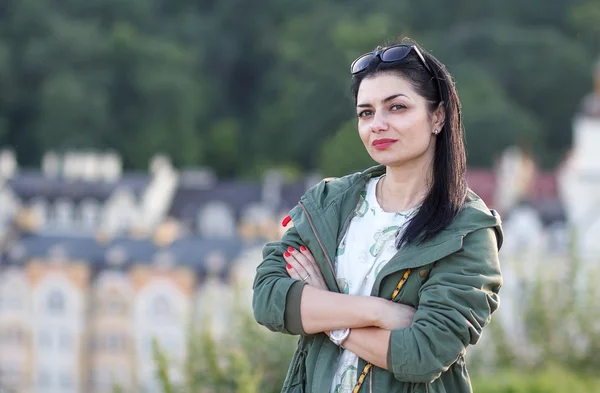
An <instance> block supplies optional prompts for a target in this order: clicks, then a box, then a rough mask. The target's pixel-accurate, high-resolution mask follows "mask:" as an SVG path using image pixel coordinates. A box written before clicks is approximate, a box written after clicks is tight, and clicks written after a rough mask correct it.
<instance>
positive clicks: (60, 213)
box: [54, 198, 75, 228]
mask: <svg viewBox="0 0 600 393" xmlns="http://www.w3.org/2000/svg"><path fill="white" fill-rule="evenodd" d="M74 210H75V208H74V207H73V203H72V202H71V201H69V200H68V199H62V198H61V199H58V200H56V202H55V203H54V220H55V222H56V225H58V226H59V227H67V228H68V227H70V226H71V225H72V224H73V218H74V213H75V211H74Z"/></svg>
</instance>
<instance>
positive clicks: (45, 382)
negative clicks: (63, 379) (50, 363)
mask: <svg viewBox="0 0 600 393" xmlns="http://www.w3.org/2000/svg"><path fill="white" fill-rule="evenodd" d="M51 384H52V379H51V374H50V373H49V372H48V371H47V370H40V371H39V372H38V375H37V385H38V386H39V387H40V388H48V387H50V386H51Z"/></svg>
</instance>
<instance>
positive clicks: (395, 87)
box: [356, 73, 415, 104]
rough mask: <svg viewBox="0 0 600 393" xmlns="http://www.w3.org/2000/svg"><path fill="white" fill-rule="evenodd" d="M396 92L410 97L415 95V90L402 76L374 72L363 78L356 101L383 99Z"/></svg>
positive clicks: (358, 102)
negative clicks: (374, 73)
mask: <svg viewBox="0 0 600 393" xmlns="http://www.w3.org/2000/svg"><path fill="white" fill-rule="evenodd" d="M398 94H402V95H405V96H407V97H409V98H411V97H413V96H414V95H415V91H414V89H413V88H412V85H411V84H410V82H408V80H406V79H405V78H403V77H402V76H399V75H396V74H392V73H383V74H376V75H373V76H369V77H367V78H365V79H363V81H362V82H361V84H360V87H359V89H358V94H357V96H356V102H357V104H360V103H361V102H362V101H369V102H372V101H383V100H385V99H386V98H388V97H390V96H393V95H398Z"/></svg>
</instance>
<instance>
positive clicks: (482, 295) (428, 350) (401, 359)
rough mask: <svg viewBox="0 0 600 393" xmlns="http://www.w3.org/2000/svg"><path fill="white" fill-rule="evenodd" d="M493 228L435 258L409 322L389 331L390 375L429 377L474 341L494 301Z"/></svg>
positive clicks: (496, 288) (497, 280) (472, 235)
mask: <svg viewBox="0 0 600 393" xmlns="http://www.w3.org/2000/svg"><path fill="white" fill-rule="evenodd" d="M501 286H502V276H501V273H500V264H499V260H498V248H497V242H496V235H495V231H494V230H493V229H492V228H485V229H479V230H476V231H474V232H472V233H470V234H468V235H467V236H465V238H464V239H463V247H462V248H461V250H460V251H458V252H456V253H454V254H452V255H450V256H448V257H447V258H444V259H442V260H440V261H438V262H437V263H436V264H435V266H434V267H433V269H432V270H431V273H430V276H429V279H428V280H427V281H426V282H425V283H424V284H423V286H422V287H421V290H420V300H419V305H418V309H417V312H416V313H415V316H414V320H413V323H412V325H411V327H409V328H405V329H398V330H394V331H392V333H391V335H390V342H389V348H388V358H387V367H388V370H389V371H390V372H393V373H394V376H395V377H396V379H398V380H400V381H406V382H424V383H428V382H432V381H434V380H435V379H437V378H438V377H439V376H440V375H441V374H442V373H443V372H444V371H446V370H448V368H449V367H450V366H451V365H452V364H453V363H454V362H456V360H457V359H458V358H459V357H460V356H461V355H464V353H465V350H466V347H467V346H468V345H469V344H471V345H473V344H476V343H477V342H478V341H479V338H480V337H481V333H482V329H483V328H484V327H485V326H486V325H487V324H488V323H489V322H490V317H491V315H492V313H494V312H495V311H496V310H497V309H498V306H499V304H500V298H499V296H498V292H499V290H500V287H501Z"/></svg>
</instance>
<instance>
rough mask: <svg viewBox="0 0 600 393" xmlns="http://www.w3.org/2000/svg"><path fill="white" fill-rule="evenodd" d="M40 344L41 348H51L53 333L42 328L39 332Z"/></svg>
mask: <svg viewBox="0 0 600 393" xmlns="http://www.w3.org/2000/svg"><path fill="white" fill-rule="evenodd" d="M38 345H39V346H40V348H50V347H51V346H52V335H51V334H50V332H49V331H47V330H42V331H40V332H39V334H38Z"/></svg>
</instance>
